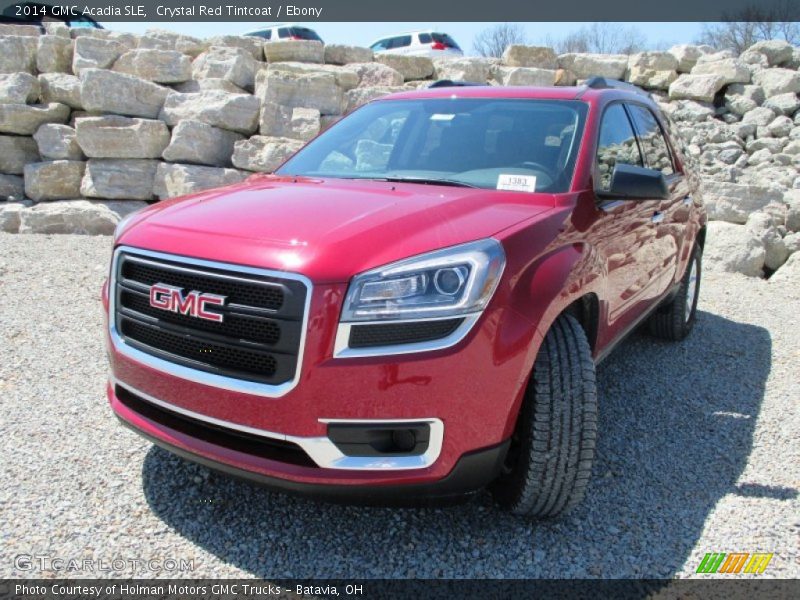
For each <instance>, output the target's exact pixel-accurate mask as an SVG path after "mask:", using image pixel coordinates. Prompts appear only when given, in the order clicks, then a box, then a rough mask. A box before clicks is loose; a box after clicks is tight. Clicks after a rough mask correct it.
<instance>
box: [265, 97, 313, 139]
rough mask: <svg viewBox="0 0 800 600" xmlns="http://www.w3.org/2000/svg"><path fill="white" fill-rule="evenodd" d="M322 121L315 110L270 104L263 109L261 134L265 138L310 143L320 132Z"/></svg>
mask: <svg viewBox="0 0 800 600" xmlns="http://www.w3.org/2000/svg"><path fill="white" fill-rule="evenodd" d="M320 119H321V115H320V112H319V111H318V110H317V109H315V108H293V107H291V106H280V105H275V104H268V105H265V106H264V107H263V108H262V109H261V118H260V119H259V132H260V133H261V135H264V136H272V137H285V138H291V139H296V140H304V141H308V140H310V139H311V138H313V137H314V136H316V135H317V134H318V133H319V132H320V128H321V125H320Z"/></svg>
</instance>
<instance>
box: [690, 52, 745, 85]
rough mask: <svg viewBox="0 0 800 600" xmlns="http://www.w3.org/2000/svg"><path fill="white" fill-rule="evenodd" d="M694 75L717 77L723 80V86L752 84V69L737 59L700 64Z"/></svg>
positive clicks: (693, 71)
mask: <svg viewBox="0 0 800 600" xmlns="http://www.w3.org/2000/svg"><path fill="white" fill-rule="evenodd" d="M692 75H717V76H718V77H721V78H722V85H728V84H729V83H749V82H750V69H748V68H747V67H746V66H745V65H744V63H742V62H740V61H738V60H736V59H735V58H726V59H723V60H716V61H714V62H699V63H698V64H696V65H695V66H694V68H693V69H692Z"/></svg>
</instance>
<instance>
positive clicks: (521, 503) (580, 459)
mask: <svg viewBox="0 0 800 600" xmlns="http://www.w3.org/2000/svg"><path fill="white" fill-rule="evenodd" d="M596 439H597V387H596V384H595V371H594V361H593V360H592V353H591V349H590V348H589V342H588V340H587V339H586V334H585V332H584V331H583V328H582V327H581V326H580V324H579V323H578V321H577V320H576V319H575V318H574V317H572V316H571V315H566V314H565V315H562V316H560V317H559V318H558V319H556V322H555V323H554V324H553V326H552V328H551V329H550V331H549V332H548V333H547V335H546V336H545V339H544V342H543V343H542V347H541V348H540V349H539V354H538V356H537V357H536V361H535V363H534V366H533V374H532V376H531V381H530V383H529V384H528V389H527V391H526V394H525V399H524V401H523V405H522V408H521V410H520V414H519V418H518V420H517V426H516V430H515V432H514V436H513V438H512V442H511V447H510V448H509V453H508V457H507V458H506V464H505V468H504V472H503V474H501V475H500V477H499V478H498V479H497V480H496V481H495V482H494V483H493V484H492V486H491V490H492V494H493V495H494V497H495V499H496V501H497V502H498V503H499V504H500V505H502V506H503V507H505V508H506V509H508V510H509V511H511V512H512V513H514V514H518V515H525V516H528V517H536V518H551V517H555V516H558V515H560V514H562V513H564V512H566V511H568V510H569V509H570V508H572V507H573V506H575V505H576V504H578V503H579V502H580V501H581V500H582V499H583V496H584V493H585V492H586V486H587V484H588V482H589V478H590V476H591V472H592V462H593V460H594V451H595V443H596Z"/></svg>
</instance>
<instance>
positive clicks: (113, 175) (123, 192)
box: [76, 158, 159, 200]
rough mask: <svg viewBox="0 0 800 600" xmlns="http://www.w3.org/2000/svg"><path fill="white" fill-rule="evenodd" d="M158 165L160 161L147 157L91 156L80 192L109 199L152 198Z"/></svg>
mask: <svg viewBox="0 0 800 600" xmlns="http://www.w3.org/2000/svg"><path fill="white" fill-rule="evenodd" d="M158 165H159V161H157V160H147V159H131V158H124V159H120V158H93V159H90V160H89V161H88V162H87V163H86V174H85V175H84V176H83V181H82V182H81V189H80V195H81V196H86V197H88V198H107V199H109V200H126V199H129V200H152V198H153V180H154V179H155V175H156V168H157V166H158ZM77 195H78V194H76V196H77Z"/></svg>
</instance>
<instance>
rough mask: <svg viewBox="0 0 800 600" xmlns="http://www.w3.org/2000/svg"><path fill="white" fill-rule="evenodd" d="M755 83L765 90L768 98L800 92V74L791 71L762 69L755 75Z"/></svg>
mask: <svg viewBox="0 0 800 600" xmlns="http://www.w3.org/2000/svg"><path fill="white" fill-rule="evenodd" d="M753 83H757V84H758V85H760V86H761V87H762V88H764V94H766V96H767V98H770V97H772V96H777V95H778V94H790V93H791V94H797V93H798V92H800V72H798V71H793V70H791V69H762V70H760V71H756V72H755V73H753Z"/></svg>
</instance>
